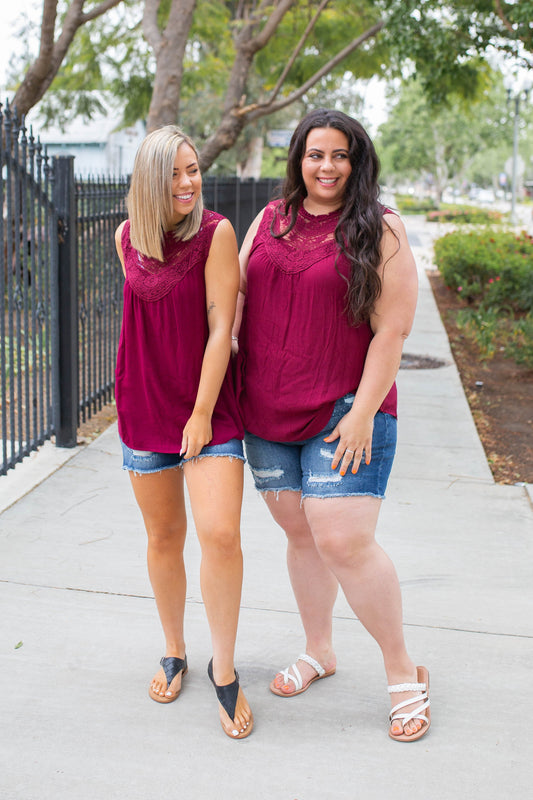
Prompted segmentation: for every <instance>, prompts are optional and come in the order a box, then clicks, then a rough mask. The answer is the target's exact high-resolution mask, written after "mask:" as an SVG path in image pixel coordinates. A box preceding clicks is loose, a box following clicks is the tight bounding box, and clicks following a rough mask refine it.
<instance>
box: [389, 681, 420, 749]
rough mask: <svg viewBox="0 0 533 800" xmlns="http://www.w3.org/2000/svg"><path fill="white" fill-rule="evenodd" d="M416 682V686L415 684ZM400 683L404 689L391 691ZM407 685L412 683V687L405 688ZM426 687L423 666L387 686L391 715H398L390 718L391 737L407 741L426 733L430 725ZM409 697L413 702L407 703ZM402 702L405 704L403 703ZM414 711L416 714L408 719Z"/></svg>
mask: <svg viewBox="0 0 533 800" xmlns="http://www.w3.org/2000/svg"><path fill="white" fill-rule="evenodd" d="M417 684H418V686H416V685H417ZM402 685H403V686H405V687H406V690H405V691H391V689H395V688H396V687H398V688H400V686H402ZM409 685H413V688H412V689H407V686H409ZM424 687H425V688H424ZM428 689H429V674H428V671H427V669H426V668H425V667H417V668H416V670H415V673H414V674H411V675H410V676H407V677H404V678H403V680H397V681H395V682H394V684H393V685H392V686H389V692H390V694H391V706H392V708H393V709H394V712H391V715H392V716H393V717H395V716H397V715H398V716H399V717H400V718H399V719H392V720H391V725H390V730H389V735H390V736H391V738H393V739H395V738H396V739H399V740H401V741H408V740H409V738H412V739H413V740H415V739H419V738H420V737H421V736H423V735H424V734H425V733H426V731H427V729H428V728H429V725H430V712H429V700H428V699H427V693H428ZM411 699H412V700H413V702H412V703H409V700H411ZM404 703H405V705H403V704H404ZM414 712H417V716H416V717H414V718H413V719H409V715H410V714H412V713H414Z"/></svg>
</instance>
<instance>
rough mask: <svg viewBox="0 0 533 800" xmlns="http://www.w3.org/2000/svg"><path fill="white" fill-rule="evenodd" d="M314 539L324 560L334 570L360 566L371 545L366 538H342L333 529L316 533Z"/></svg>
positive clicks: (353, 536)
mask: <svg viewBox="0 0 533 800" xmlns="http://www.w3.org/2000/svg"><path fill="white" fill-rule="evenodd" d="M314 538H315V543H316V547H317V550H318V552H319V553H320V555H321V557H322V560H323V561H324V562H325V563H326V564H328V566H329V567H330V568H332V569H336V568H339V567H346V566H353V565H356V564H360V563H361V562H362V561H364V559H365V554H366V552H367V548H368V544H369V543H368V542H367V541H366V538H365V537H359V536H357V535H351V536H349V537H348V536H342V535H341V534H340V533H339V532H338V531H336V530H332V529H330V530H325V531H320V532H319V533H315V535H314Z"/></svg>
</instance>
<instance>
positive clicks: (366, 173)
mask: <svg viewBox="0 0 533 800" xmlns="http://www.w3.org/2000/svg"><path fill="white" fill-rule="evenodd" d="M313 128H336V129H337V130H339V131H342V133H344V134H345V136H346V138H347V139H348V144H349V157H350V163H351V165H352V171H351V173H350V176H349V178H348V181H347V183H346V192H345V195H344V206H343V208H342V212H341V215H340V218H339V221H338V223H337V227H336V229H335V241H336V242H337V245H338V248H339V251H340V252H342V253H344V254H345V256H346V257H347V258H348V260H349V261H350V264H351V272H350V279H349V280H347V279H346V278H345V280H347V283H348V287H347V290H346V311H347V312H348V313H349V315H350V319H351V321H352V323H353V324H354V325H359V324H360V323H362V322H366V321H368V319H369V318H370V315H371V313H372V311H373V309H374V305H375V303H376V300H377V299H378V297H379V295H380V293H381V280H380V277H379V275H378V272H377V268H378V266H379V264H380V262H381V247H380V245H381V239H382V236H383V224H384V219H383V211H384V207H383V206H382V205H381V203H380V202H379V200H378V197H379V185H378V175H379V169H380V165H379V159H378V156H377V153H376V150H375V148H374V145H373V144H372V141H371V139H370V137H369V135H368V134H367V132H366V131H365V129H364V128H363V126H362V125H361V124H360V123H359V122H357V120H355V119H352V117H349V116H348V115H347V114H344V113H343V112H342V111H334V110H329V109H326V108H318V109H316V110H315V111H311V112H310V113H309V114H307V115H306V116H305V117H304V118H303V119H302V120H301V122H300V123H299V124H298V126H297V128H296V130H295V131H294V133H293V135H292V138H291V142H290V145H289V156H288V161H287V174H286V177H285V181H284V183H283V186H282V190H281V195H282V200H283V202H284V206H285V214H286V215H287V216H288V215H289V214H290V220H289V224H288V225H287V226H286V227H285V228H283V230H281V231H280V232H279V233H275V232H274V220H273V223H272V229H271V230H272V235H273V236H276V237H277V238H280V237H281V236H286V235H287V234H288V233H289V231H290V230H292V228H293V227H294V225H295V223H296V217H297V215H298V210H299V209H300V207H301V205H302V203H303V201H304V199H305V198H306V196H307V190H306V188H305V184H304V181H303V178H302V159H303V156H304V153H305V145H306V141H307V136H308V134H309V132H310V131H311V130H313ZM385 224H387V223H386V221H385ZM387 227H389V229H390V226H388V225H387ZM278 230H279V229H278ZM342 277H344V276H342Z"/></svg>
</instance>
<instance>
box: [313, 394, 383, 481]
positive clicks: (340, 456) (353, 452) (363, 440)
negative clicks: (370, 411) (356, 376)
mask: <svg viewBox="0 0 533 800" xmlns="http://www.w3.org/2000/svg"><path fill="white" fill-rule="evenodd" d="M373 431H374V418H373V417H364V416H362V415H358V414H357V412H356V411H354V410H353V409H352V410H351V411H349V412H348V413H347V414H345V415H344V417H343V418H342V419H341V420H340V421H339V423H338V424H337V425H336V426H335V428H334V429H333V430H332V431H331V433H330V434H329V436H326V437H325V439H324V441H325V442H334V441H335V439H338V440H339V443H338V445H337V449H336V450H335V455H334V456H333V461H332V462H331V469H337V467H338V465H339V464H340V465H341V469H340V473H341V475H346V471H347V469H348V468H349V466H350V464H352V473H353V474H354V475H355V473H356V472H357V470H358V469H359V464H360V463H361V459H362V457H363V452H364V454H365V463H366V464H370V459H371V458H372V433H373Z"/></svg>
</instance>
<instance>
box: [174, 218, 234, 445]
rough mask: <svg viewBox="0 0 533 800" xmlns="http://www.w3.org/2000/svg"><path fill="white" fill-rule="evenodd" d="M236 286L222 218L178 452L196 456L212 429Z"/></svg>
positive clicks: (230, 235)
mask: <svg viewBox="0 0 533 800" xmlns="http://www.w3.org/2000/svg"><path fill="white" fill-rule="evenodd" d="M238 289H239V260H238V250H237V240H236V238H235V231H234V230H233V227H232V225H231V223H230V222H229V221H228V220H226V219H225V220H221V221H220V222H219V224H218V225H217V228H216V231H215V233H214V235H213V241H212V242H211V247H210V250H209V255H208V258H207V261H206V264H205V300H206V308H207V323H208V326H209V337H208V340H207V344H206V348H205V352H204V357H203V361H202V371H201V374H200V382H199V384H198V391H197V394H196V402H195V404H194V409H193V412H192V414H191V416H190V417H189V419H188V421H187V423H186V425H185V427H184V429H183V439H182V443H181V450H180V453H181V454H182V455H184V456H185V458H191V457H193V456H197V455H198V453H199V452H200V450H201V449H202V447H204V445H206V444H208V443H209V442H210V441H211V439H212V437H213V432H212V428H211V417H212V414H213V409H214V407H215V403H216V401H217V398H218V395H219V392H220V387H221V386H222V382H223V380H224V375H225V374H226V369H227V366H228V361H229V356H230V351H231V326H232V324H233V320H234V317H235V304H236V300H237V292H238Z"/></svg>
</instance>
